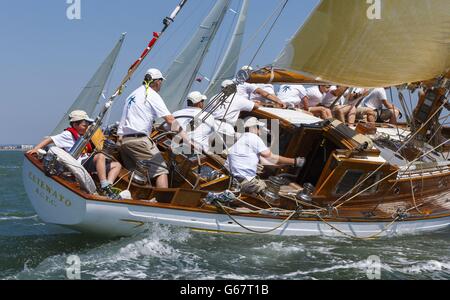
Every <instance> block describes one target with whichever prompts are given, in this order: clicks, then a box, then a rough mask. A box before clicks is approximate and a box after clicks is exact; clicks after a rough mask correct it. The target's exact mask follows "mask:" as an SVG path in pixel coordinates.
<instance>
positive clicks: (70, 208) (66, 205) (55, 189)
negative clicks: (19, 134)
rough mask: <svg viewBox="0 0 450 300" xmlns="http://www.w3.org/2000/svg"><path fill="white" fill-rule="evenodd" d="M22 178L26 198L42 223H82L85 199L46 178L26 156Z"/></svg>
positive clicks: (68, 224)
mask: <svg viewBox="0 0 450 300" xmlns="http://www.w3.org/2000/svg"><path fill="white" fill-rule="evenodd" d="M22 176H23V183H24V186H25V190H26V192H27V195H28V198H29V199H30V201H31V204H32V205H33V207H34V209H35V210H36V212H37V214H38V216H39V217H40V218H41V219H42V220H43V221H44V222H46V223H51V224H57V225H63V226H74V225H77V224H80V223H82V222H83V219H84V218H85V213H86V201H85V199H83V198H82V197H81V196H79V195H78V194H76V193H74V192H72V191H71V190H69V189H67V188H65V187H64V186H62V185H61V184H59V183H58V182H56V181H55V180H54V179H52V178H50V177H48V176H46V175H45V174H44V173H43V172H42V170H41V169H39V168H38V167H37V166H35V165H34V164H33V163H32V162H31V161H30V159H29V158H28V157H27V156H26V157H25V160H24V163H23V173H22Z"/></svg>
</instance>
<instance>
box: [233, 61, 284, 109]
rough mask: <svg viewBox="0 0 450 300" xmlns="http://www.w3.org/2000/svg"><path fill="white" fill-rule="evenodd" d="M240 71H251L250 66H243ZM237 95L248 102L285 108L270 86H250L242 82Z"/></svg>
mask: <svg viewBox="0 0 450 300" xmlns="http://www.w3.org/2000/svg"><path fill="white" fill-rule="evenodd" d="M241 70H244V71H250V72H251V71H253V68H252V67H250V66H243V67H242V68H241ZM237 94H238V95H239V96H241V97H243V98H246V99H248V100H252V101H256V102H257V103H267V102H272V103H274V104H275V106H276V107H281V108H286V105H285V104H284V103H283V102H282V101H281V100H280V99H279V98H278V97H277V96H276V95H275V90H274V88H273V85H271V84H252V83H247V82H244V83H243V84H240V85H238V86H237Z"/></svg>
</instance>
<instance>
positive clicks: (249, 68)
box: [241, 66, 253, 72]
mask: <svg viewBox="0 0 450 300" xmlns="http://www.w3.org/2000/svg"><path fill="white" fill-rule="evenodd" d="M241 70H242V71H250V72H251V71H253V68H252V67H251V66H243V67H242V68H241Z"/></svg>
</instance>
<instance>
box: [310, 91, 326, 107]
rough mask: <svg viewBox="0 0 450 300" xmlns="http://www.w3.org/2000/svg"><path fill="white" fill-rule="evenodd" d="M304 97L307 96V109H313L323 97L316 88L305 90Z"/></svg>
mask: <svg viewBox="0 0 450 300" xmlns="http://www.w3.org/2000/svg"><path fill="white" fill-rule="evenodd" d="M306 96H308V100H309V101H308V105H309V107H315V106H318V105H319V104H320V103H322V99H323V97H324V96H325V95H324V94H322V92H321V91H320V89H319V87H318V86H313V87H310V88H307V89H306Z"/></svg>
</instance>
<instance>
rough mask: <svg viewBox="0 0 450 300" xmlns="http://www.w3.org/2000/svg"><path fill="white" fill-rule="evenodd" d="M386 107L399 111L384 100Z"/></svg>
mask: <svg viewBox="0 0 450 300" xmlns="http://www.w3.org/2000/svg"><path fill="white" fill-rule="evenodd" d="M383 104H384V106H386V107H387V108H388V109H392V110H397V108H396V107H395V106H394V105H393V104H392V103H391V102H389V101H388V100H383Z"/></svg>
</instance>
